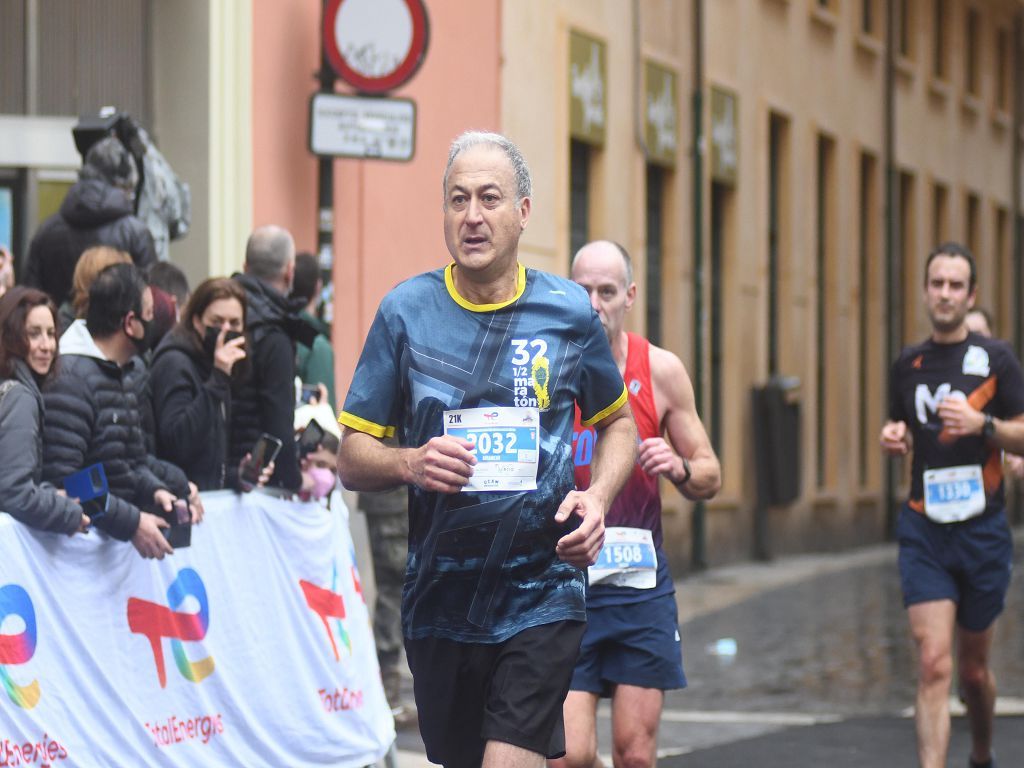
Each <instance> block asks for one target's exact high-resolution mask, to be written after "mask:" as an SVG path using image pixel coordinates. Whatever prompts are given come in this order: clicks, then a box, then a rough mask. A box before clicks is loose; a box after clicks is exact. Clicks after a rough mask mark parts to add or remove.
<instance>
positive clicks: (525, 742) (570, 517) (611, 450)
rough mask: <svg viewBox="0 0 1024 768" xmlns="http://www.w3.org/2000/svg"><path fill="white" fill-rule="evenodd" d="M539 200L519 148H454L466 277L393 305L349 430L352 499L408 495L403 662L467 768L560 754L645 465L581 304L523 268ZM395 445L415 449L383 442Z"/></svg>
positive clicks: (459, 259)
mask: <svg viewBox="0 0 1024 768" xmlns="http://www.w3.org/2000/svg"><path fill="white" fill-rule="evenodd" d="M530 187H531V183H530V172H529V169H528V168H527V165H526V162H525V160H524V159H523V156H522V154H521V153H520V151H519V149H518V148H517V147H516V146H515V145H514V144H513V143H512V142H511V141H509V140H508V139H507V138H505V137H504V136H499V135H497V134H485V133H466V134H463V135H462V136H460V137H459V138H457V139H456V140H455V142H454V143H453V144H452V147H451V151H450V153H449V156H448V165H447V168H446V169H445V174H444V232H445V242H446V243H447V246H448V251H449V252H450V254H451V256H452V259H453V260H454V262H453V263H452V264H449V265H448V266H447V267H446V268H444V269H438V270H435V271H433V272H427V273H425V274H422V275H419V276H417V277H414V278H412V279H410V280H407V281H405V282H404V283H401V284H400V285H399V286H398V287H396V288H395V289H394V290H392V291H391V292H390V293H389V294H388V295H387V296H385V297H384V300H383V301H382V302H381V305H380V308H379V309H378V312H377V316H376V318H375V319H374V321H373V325H372V327H371V328H370V332H369V335H368V336H367V339H366V343H365V345H364V347H363V351H362V355H361V357H360V360H359V364H358V366H357V368H356V372H355V376H354V378H353V381H352V387H351V389H350V390H349V393H348V396H347V398H346V401H345V406H344V410H343V411H342V413H341V415H340V417H339V421H340V422H341V423H342V424H343V425H344V426H345V431H344V437H343V440H342V444H341V449H340V452H339V469H340V473H341V478H342V481H343V482H344V484H345V486H346V487H347V488H350V489H352V490H358V491H374V490H382V489H385V488H388V487H394V486H397V485H402V484H404V485H408V486H409V516H410V517H409V520H410V525H409V557H408V561H407V563H408V564H407V568H406V574H405V589H404V593H403V600H402V628H403V635H404V639H405V647H406V655H407V658H408V661H409V668H410V669H411V670H412V673H413V690H414V695H415V697H416V704H417V709H418V711H419V723H420V732H421V734H422V736H423V741H424V744H425V745H426V751H427V756H428V757H429V758H430V760H431V761H433V762H437V763H442V764H444V765H445V766H450V767H453V768H463V767H464V768H479V766H480V765H481V762H482V764H483V766H485V768H497V767H498V766H501V767H502V768H518V767H519V766H522V767H523V768H527V767H531V768H536V767H537V766H542V765H543V763H544V758H545V757H546V756H547V757H556V756H560V755H561V754H563V753H564V750H565V747H564V741H565V736H564V731H563V725H562V702H563V701H564V699H565V694H566V691H567V690H568V688H569V681H570V678H571V676H572V669H573V664H574V662H575V660H576V655H577V653H578V651H579V643H580V638H581V637H582V636H583V629H584V626H585V620H586V606H585V598H584V589H585V584H584V581H585V580H584V574H583V571H582V570H581V569H582V568H586V567H587V566H588V565H590V564H591V563H593V562H594V560H595V558H596V556H597V553H598V552H599V551H600V549H601V545H602V544H603V541H604V516H605V513H606V512H607V510H608V507H609V506H610V504H611V502H612V500H613V499H614V498H615V496H616V494H617V493H618V491H619V489H620V488H621V486H622V484H623V483H624V482H625V481H626V478H627V477H628V476H629V472H630V470H631V468H632V466H633V463H634V462H635V459H636V442H637V438H636V427H635V425H634V423H633V418H632V416H631V413H630V408H629V403H628V398H627V395H626V391H625V387H624V386H623V383H622V377H621V376H620V375H619V372H618V369H617V368H616V367H615V361H614V360H613V359H612V356H611V353H610V350H609V348H608V340H607V338H606V337H605V335H604V333H603V332H602V330H601V323H600V321H599V320H598V318H597V315H596V314H595V313H594V311H593V310H592V309H591V307H590V306H589V304H588V303H587V297H586V293H585V292H584V291H583V290H582V289H581V288H580V287H579V286H578V285H575V284H574V283H572V282H570V281H568V280H565V279H564V278H559V277H555V276H553V275H549V274H546V273H544V272H539V271H537V270H533V269H526V268H525V267H524V266H522V265H521V264H520V263H519V260H518V246H519V238H520V235H521V233H522V231H523V229H524V228H525V227H526V224H527V221H528V219H529V216H530V208H531V201H530V194H531V189H530ZM577 403H578V404H579V408H580V410H581V411H582V413H583V417H584V419H585V420H586V421H585V423H587V424H590V425H592V426H593V427H594V428H595V429H596V430H597V434H598V435H599V439H598V440H597V447H596V452H595V457H594V466H593V469H594V473H593V474H594V482H593V484H592V485H591V486H590V488H589V489H587V490H586V491H576V490H574V488H573V465H572V429H573V411H574V408H575V406H576V404H577ZM390 435H397V437H398V441H399V444H400V446H401V447H392V446H388V445H386V444H384V443H383V442H382V439H383V438H385V437H388V436H390Z"/></svg>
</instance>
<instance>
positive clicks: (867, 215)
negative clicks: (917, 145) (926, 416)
mask: <svg viewBox="0 0 1024 768" xmlns="http://www.w3.org/2000/svg"><path fill="white" fill-rule="evenodd" d="M859 198H860V199H859V203H860V205H859V206H858V212H857V233H858V238H857V245H858V254H857V262H858V264H857V266H858V269H857V271H858V277H857V284H858V287H859V291H858V293H859V301H858V305H857V327H858V333H857V403H858V406H857V424H858V429H857V432H858V434H859V435H860V446H859V447H860V450H859V451H858V455H857V479H858V481H859V483H860V485H861V486H865V485H867V483H868V467H869V466H870V465H871V460H872V459H873V458H874V457H875V456H876V455H877V445H876V442H875V439H874V435H875V430H876V429H877V427H876V425H875V424H873V423H872V419H871V414H870V398H869V397H868V394H867V393H868V392H869V391H871V386H870V385H871V382H870V379H869V375H868V371H869V369H870V367H871V343H870V341H871V337H872V335H873V334H872V330H873V329H872V328H871V327H870V326H871V314H870V312H869V301H870V298H871V297H872V296H873V294H874V292H873V291H872V290H871V286H872V275H873V270H872V258H871V255H872V253H873V249H874V246H875V210H876V206H875V159H874V158H873V157H871V155H867V154H862V155H861V156H860V196H859Z"/></svg>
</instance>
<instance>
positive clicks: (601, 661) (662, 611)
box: [571, 594, 686, 696]
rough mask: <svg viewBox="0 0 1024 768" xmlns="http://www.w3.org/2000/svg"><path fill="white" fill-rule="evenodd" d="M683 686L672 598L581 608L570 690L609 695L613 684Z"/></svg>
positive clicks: (650, 686) (675, 612) (665, 597)
mask: <svg viewBox="0 0 1024 768" xmlns="http://www.w3.org/2000/svg"><path fill="white" fill-rule="evenodd" d="M619 684H621V685H635V686H639V687H641V688H657V689H660V690H663V691H667V690H671V689H674V688H685V687H686V675H685V674H684V673H683V650H682V644H681V643H680V642H679V614H678V611H677V609H676V598H675V595H672V594H669V595H662V596H661V597H656V598H654V599H652V600H646V601H643V602H637V603H625V604H622V605H607V606H603V607H600V608H591V607H589V606H588V608H587V631H586V633H585V634H584V635H583V645H582V646H581V647H580V656H579V659H578V660H577V661H576V669H575V670H574V671H573V675H572V685H571V689H572V690H574V691H589V692H591V693H597V694H599V695H601V696H610V695H611V694H612V692H613V689H614V687H615V686H616V685H619Z"/></svg>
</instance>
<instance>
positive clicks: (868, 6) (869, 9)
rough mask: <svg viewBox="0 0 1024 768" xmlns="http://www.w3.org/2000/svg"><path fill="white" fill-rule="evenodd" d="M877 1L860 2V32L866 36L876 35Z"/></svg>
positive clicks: (864, 0) (861, 0)
mask: <svg viewBox="0 0 1024 768" xmlns="http://www.w3.org/2000/svg"><path fill="white" fill-rule="evenodd" d="M874 5H875V0H860V31H861V32H863V33H864V34H865V35H873V34H874V33H875V8H874Z"/></svg>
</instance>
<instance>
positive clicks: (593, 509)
mask: <svg viewBox="0 0 1024 768" xmlns="http://www.w3.org/2000/svg"><path fill="white" fill-rule="evenodd" d="M570 515H576V516H577V517H580V518H582V519H583V522H581V523H580V525H579V528H577V529H576V530H574V531H572V532H571V533H567V534H565V536H563V537H562V538H560V539H559V540H558V543H557V544H556V545H555V554H557V555H558V556H559V557H560V558H561V559H562V560H564V561H565V562H567V563H569V564H570V565H575V566H576V567H577V568H586V567H588V566H591V565H593V564H594V563H596V562H597V556H598V554H600V552H601V547H602V546H604V509H603V507H602V506H601V504H600V502H599V501H598V500H597V499H596V498H595V497H594V496H592V495H591V494H589V493H587V492H586V491H569V493H568V495H567V496H566V497H565V499H563V500H562V503H561V504H560V505H559V506H558V511H557V512H555V522H556V523H564V522H565V521H566V520H568V519H569V517H570Z"/></svg>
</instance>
